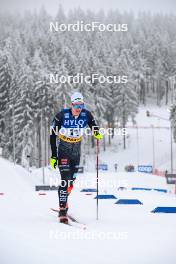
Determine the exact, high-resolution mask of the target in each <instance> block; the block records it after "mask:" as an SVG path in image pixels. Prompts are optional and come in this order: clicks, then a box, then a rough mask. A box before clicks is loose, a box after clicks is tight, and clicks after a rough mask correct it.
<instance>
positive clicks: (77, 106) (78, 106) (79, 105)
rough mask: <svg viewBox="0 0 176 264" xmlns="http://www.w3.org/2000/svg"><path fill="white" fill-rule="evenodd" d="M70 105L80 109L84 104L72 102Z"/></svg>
mask: <svg viewBox="0 0 176 264" xmlns="http://www.w3.org/2000/svg"><path fill="white" fill-rule="evenodd" d="M72 106H73V108H74V109H81V110H82V109H83V107H84V104H72Z"/></svg>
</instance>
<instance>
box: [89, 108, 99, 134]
mask: <svg viewBox="0 0 176 264" xmlns="http://www.w3.org/2000/svg"><path fill="white" fill-rule="evenodd" d="M88 126H89V127H90V129H91V130H92V131H93V135H94V137H95V138H96V139H102V134H100V133H99V126H98V125H97V124H96V121H95V118H94V117H93V115H92V114H91V112H89V111H88Z"/></svg>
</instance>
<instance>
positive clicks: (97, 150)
mask: <svg viewBox="0 0 176 264" xmlns="http://www.w3.org/2000/svg"><path fill="white" fill-rule="evenodd" d="M98 152H99V141H98V139H97V144H96V154H97V220H98V187H99V186H98Z"/></svg>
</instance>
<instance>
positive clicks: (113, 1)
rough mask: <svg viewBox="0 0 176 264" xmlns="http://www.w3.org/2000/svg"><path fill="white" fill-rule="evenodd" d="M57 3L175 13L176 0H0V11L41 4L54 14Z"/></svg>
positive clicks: (72, 6)
mask: <svg viewBox="0 0 176 264" xmlns="http://www.w3.org/2000/svg"><path fill="white" fill-rule="evenodd" d="M59 4H62V6H63V7H64V10H66V11H68V10H69V9H72V8H76V7H79V6H80V7H81V8H82V9H88V8H89V9H91V10H93V11H97V10H99V9H100V8H103V9H104V10H105V11H106V10H108V9H116V8H118V9H119V10H121V11H123V10H126V11H128V10H133V11H134V12H135V13H137V12H138V11H143V10H146V11H148V10H150V11H152V12H154V13H155V12H160V11H161V12H163V13H170V12H172V13H176V0H0V10H1V11H5V10H8V11H16V10H18V11H20V12H22V11H24V10H26V9H30V10H34V9H36V10H39V9H40V7H41V6H42V5H43V6H45V8H46V9H47V11H48V13H50V14H53V15H55V14H56V10H57V7H58V5H59Z"/></svg>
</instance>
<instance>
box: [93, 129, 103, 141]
mask: <svg viewBox="0 0 176 264" xmlns="http://www.w3.org/2000/svg"><path fill="white" fill-rule="evenodd" d="M94 138H95V139H98V140H101V139H102V138H103V135H102V134H101V133H99V132H98V131H94Z"/></svg>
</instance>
